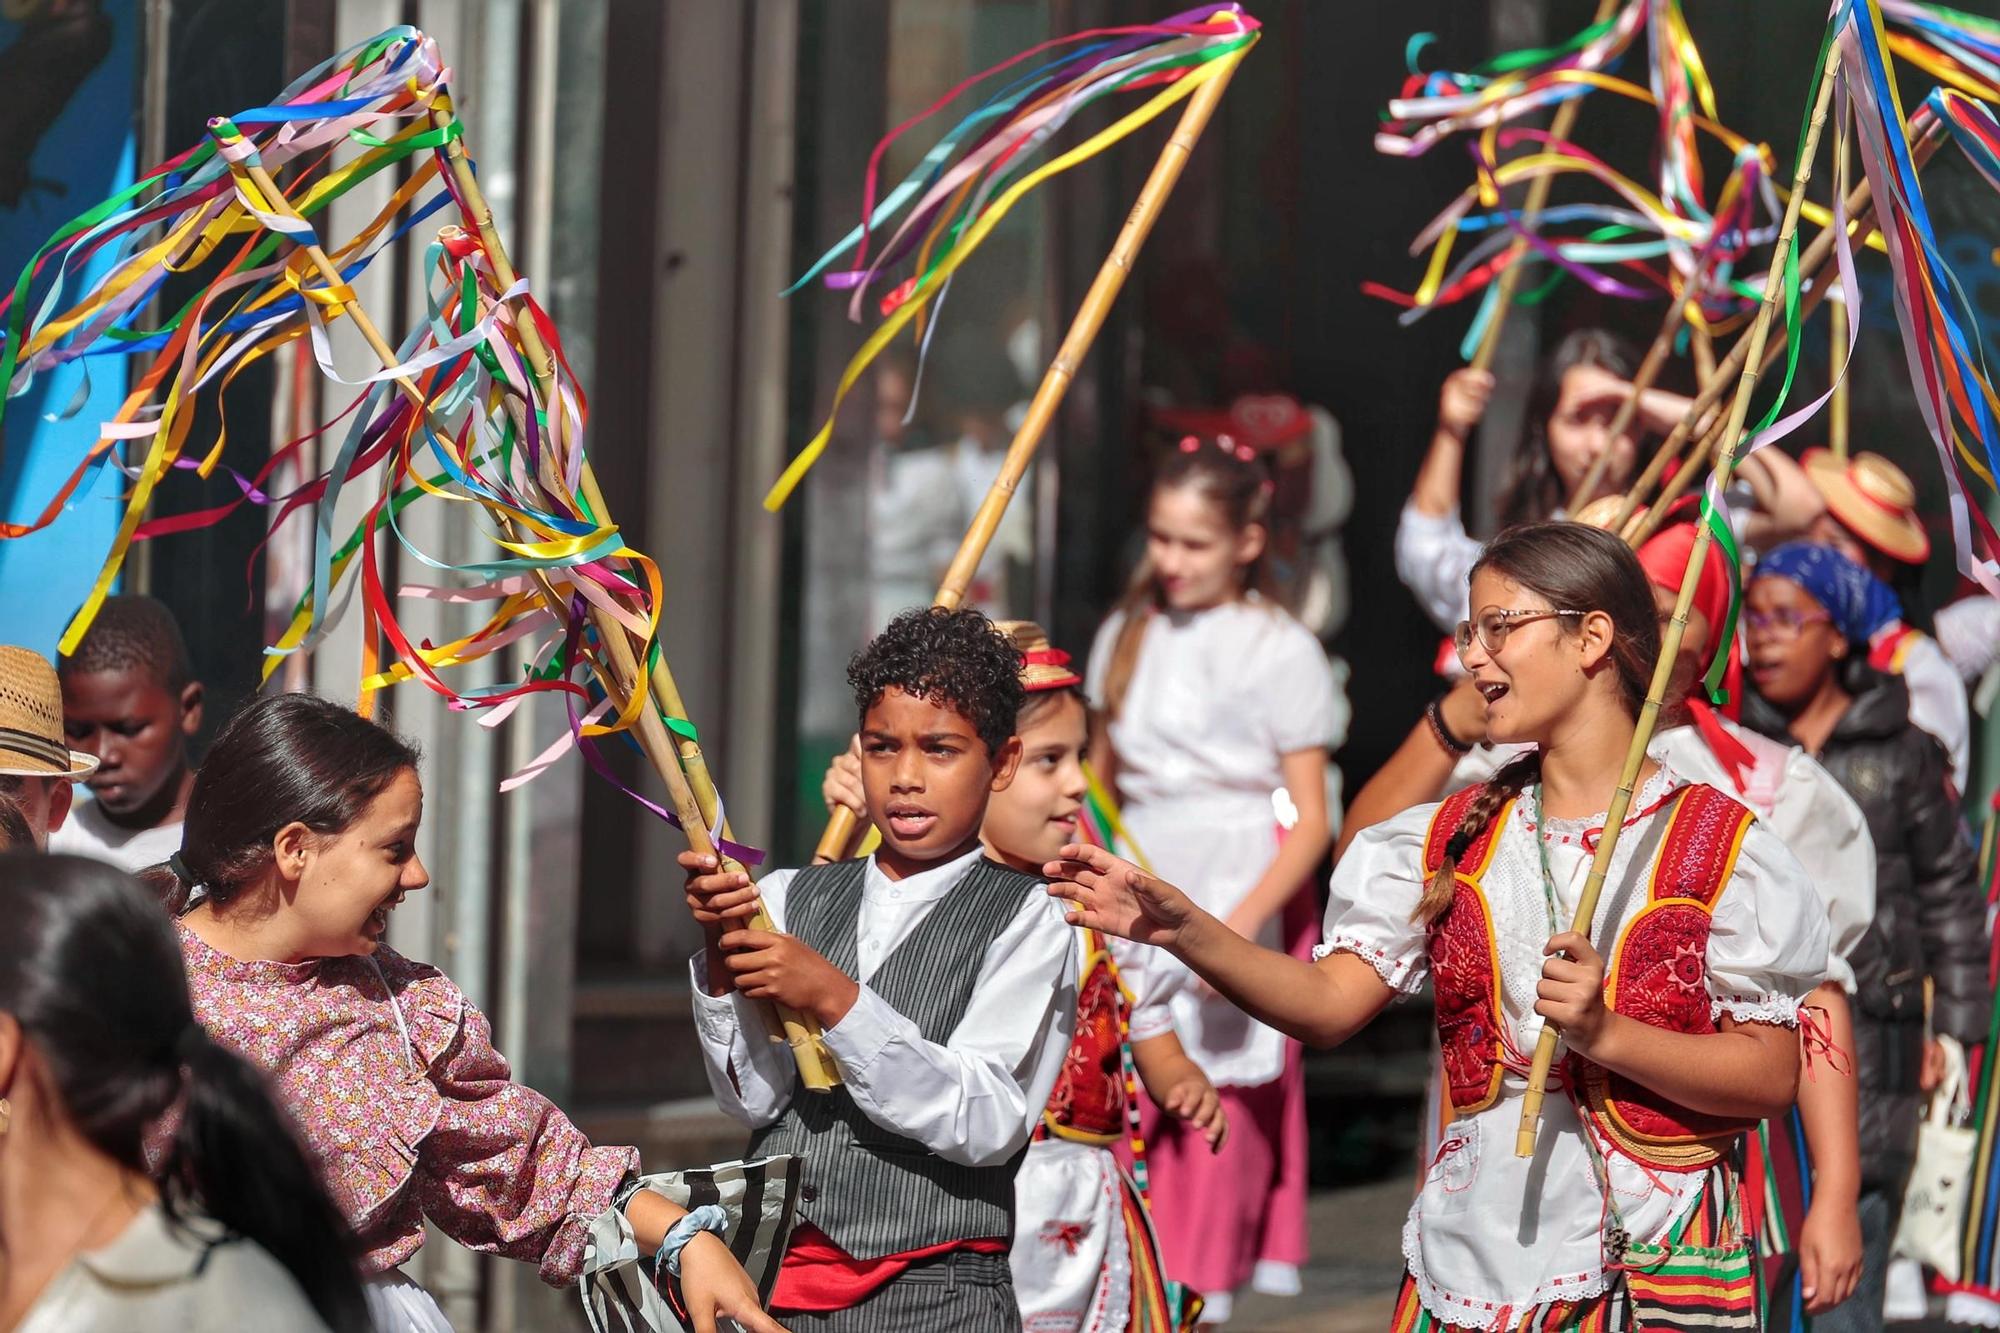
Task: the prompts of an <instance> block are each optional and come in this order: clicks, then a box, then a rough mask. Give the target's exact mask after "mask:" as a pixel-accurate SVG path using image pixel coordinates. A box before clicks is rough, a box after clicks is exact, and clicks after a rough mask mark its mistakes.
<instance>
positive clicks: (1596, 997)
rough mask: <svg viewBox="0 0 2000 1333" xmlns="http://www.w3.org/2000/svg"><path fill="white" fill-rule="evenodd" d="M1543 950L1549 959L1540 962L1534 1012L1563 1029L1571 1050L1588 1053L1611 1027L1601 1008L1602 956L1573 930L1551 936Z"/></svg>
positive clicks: (1605, 1010)
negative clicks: (1540, 968)
mask: <svg viewBox="0 0 2000 1333" xmlns="http://www.w3.org/2000/svg"><path fill="white" fill-rule="evenodd" d="M1542 952H1543V953H1545V954H1547V955H1548V956H1549V960H1548V962H1546V963H1544V964H1542V980H1541V983H1540V984H1539V985H1537V986H1536V987H1535V994H1536V995H1537V996H1538V997H1539V998H1538V999H1537V1000H1536V1001H1535V1012H1536V1013H1538V1014H1540V1015H1541V1016H1542V1017H1543V1018H1546V1019H1548V1020H1549V1021H1550V1022H1551V1023H1554V1024H1555V1025H1556V1026H1557V1027H1558V1028H1560V1029H1562V1035H1563V1040H1565V1041H1567V1042H1568V1043H1569V1048H1570V1049H1571V1050H1573V1051H1575V1052H1576V1053H1577V1054H1579V1055H1586V1056H1587V1055H1589V1054H1590V1052H1591V1048H1592V1047H1594V1046H1595V1045H1596V1044H1597V1043H1598V1041H1599V1040H1600V1039H1601V1038H1602V1037H1603V1036H1604V1030H1605V1028H1607V1027H1608V1026H1610V1018H1611V1011H1610V1010H1609V1009H1606V1008H1605V1007H1604V959H1603V957H1602V956H1600V955H1599V954H1598V952H1597V950H1596V949H1594V948H1592V947H1591V944H1590V941H1589V940H1587V939H1585V938H1584V937H1583V936H1582V935H1581V934H1579V933H1578V932H1576V931H1574V930H1566V931H1564V932H1563V933H1562V934H1560V935H1557V936H1555V937H1554V938H1552V939H1550V941H1549V942H1548V945H1547V946H1546V947H1545V948H1544V949H1543V950H1542ZM1565 955H1567V956H1565Z"/></svg>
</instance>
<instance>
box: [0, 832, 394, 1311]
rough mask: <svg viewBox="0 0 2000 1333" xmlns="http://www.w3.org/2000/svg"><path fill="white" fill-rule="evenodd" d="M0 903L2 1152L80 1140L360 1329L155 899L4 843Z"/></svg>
mask: <svg viewBox="0 0 2000 1333" xmlns="http://www.w3.org/2000/svg"><path fill="white" fill-rule="evenodd" d="M0 913H4V915H5V917H6V921H7V929H6V930H5V931H0V1098H4V1099H5V1104H6V1106H7V1108H8V1114H7V1116H6V1125H5V1129H6V1133H7V1136H8V1142H9V1146H10V1151H14V1152H17V1153H21V1154H26V1155H28V1156H29V1157H32V1158H34V1159H35V1160H37V1161H40V1162H43V1163H44V1164H45V1165H46V1164H47V1163H49V1162H51V1161H52V1160H53V1159H54V1158H55V1157H56V1156H58V1155H60V1154H68V1153H71V1152H73V1151H74V1149H73V1148H72V1147H71V1145H74V1144H76V1143H77V1142H78V1141H79V1140H80V1141H81V1143H83V1144H85V1145H88V1151H90V1152H93V1153H95V1154H97V1155H98V1156H99V1157H101V1158H105V1159H109V1160H110V1162H112V1163H114V1164H115V1165H116V1166H117V1167H118V1168H120V1169H121V1170H122V1172H123V1173H124V1175H125V1177H126V1179H127V1181H128V1182H130V1183H131V1185H132V1187H133V1188H134V1189H135V1190H137V1189H139V1188H141V1187H142V1186H143V1185H144V1183H145V1182H151V1184H152V1185H153V1186H156V1187H157V1189H158V1193H159V1198H160V1202H161V1204H162V1206H163V1207H164V1208H166V1209H167V1211H168V1212H169V1214H170V1215H175V1216H185V1215H187V1214H190V1213H196V1212H199V1213H202V1214H205V1215H206V1216H208V1217H211V1218H214V1219H215V1220H216V1221H218V1222H221V1223H222V1224H223V1225H224V1226H225V1227H227V1228H228V1229H229V1230H231V1231H233V1232H235V1233H237V1234H239V1235H242V1236H246V1237H248V1238H249V1239H251V1240H253V1241H255V1242H257V1243H258V1244H259V1245H261V1246H263V1247H264V1249H266V1250H267V1251H269V1252H270V1253H271V1255H272V1256H273V1257H274V1258H276V1259H277V1260H278V1261H279V1262H280V1263H282V1264H284V1265H285V1266H286V1268H288V1269H289V1270H290V1271H291V1272H292V1274H293V1276H294V1277H295V1278H297V1279H298V1281H299V1284H300V1286H301V1287H302V1288H303V1289H304V1291H305V1293H306V1295H307V1297H308V1299H310V1300H311V1301H312V1302H313V1304H314V1305H315V1307H316V1308H317V1309H318V1310H319V1312H320V1314H321V1316H322V1317H323V1318H324V1319H325V1320H326V1321H327V1322H328V1323H329V1324H330V1325H332V1326H333V1327H335V1328H341V1329H349V1328H361V1327H364V1326H365V1314H364V1310H363V1306H362V1302H361V1293H360V1287H359V1285H358V1284H357V1282H356V1280H355V1277H354V1270H353V1267H352V1265H351V1263H350V1260H349V1257H348V1256H349V1255H350V1253H351V1244H350V1240H349V1237H348V1234H347V1232H346V1228H345V1226H344V1225H343V1224H342V1223H341V1222H340V1220H339V1218H338V1216H337V1214H335V1212H334V1211H333V1209H332V1206H331V1205H330V1204H329V1203H328V1202H327V1201H326V1198H325V1195H324V1194H323V1193H322V1192H321V1190H320V1187H319V1184H318V1182H317V1180H316V1179H315V1177H314V1175H313V1172H312V1169H311V1167H310V1165H309V1164H308V1163H307V1161H306V1159H305V1156H304V1154H303V1152H301V1150H300V1149H299V1147H298V1144H297V1142H296V1141H295V1140H294V1139H293V1138H292V1135H291V1131H290V1129H289V1126H288V1125H287V1124H286V1122H285V1121H284V1119H283V1118H282V1117H281V1116H280V1115H279V1113H278V1111H277V1110H276V1109H275V1108H274V1107H273V1106H272V1104H271V1102H270V1099H269V1097H268V1096H267V1095H266V1093H265V1091H264V1088H263V1084H262V1081H261V1079H259V1077H258V1076H257V1074H256V1073H255V1072H254V1071H252V1070H251V1069H250V1067H249V1066H248V1065H246V1064H244V1063H243V1062H242V1061H241V1060H240V1059H238V1058H237V1057H236V1056H234V1055H232V1054H231V1053H230V1052H228V1051H226V1050H224V1049H222V1048H221V1047H219V1046H217V1045H215V1044H214V1043H213V1042H211V1041H210V1040H209V1039H208V1037H207V1035H206V1034H205V1033H204V1032H203V1031H202V1029H201V1028H200V1027H199V1026H197V1025H196V1022H195V1017H194V1012H193V1007H192V1005H191V1004H190V1002H189V999H188V990H187V976H186V972H185V971H184V969H183V967H182V964H181V954H180V947H179V943H178V941H177V940H176V938H175V935H174V930H173V927H172V926H171V925H170V924H169V923H168V921H167V919H166V917H165V916H163V915H162V914H161V912H160V909H159V904H158V903H157V902H155V901H154V900H153V899H152V897H150V896H149V895H148V894H147V893H146V892H145V890H143V889H142V888H141V887H140V886H139V885H138V883H137V882H136V881H134V880H133V879H132V878H131V877H130V876H128V875H125V874H124V873H122V872H120V871H119V870H117V869H115V868H113V867H111V866H107V865H104V864H103V863H101V862H98V861H92V860H87V859H85V858H82V857H74V856H41V855H33V854H27V853H19V852H16V853H10V854H6V855H0ZM170 1113H172V1114H174V1115H175V1116H176V1117H177V1122H176V1123H175V1126H174V1130H173V1137H172V1138H171V1139H170V1140H162V1139H161V1137H160V1136H161V1135H163V1134H164V1133H165V1130H164V1129H163V1125H164V1124H165V1123H166V1121H167V1117H168V1116H169V1114H170ZM149 1148H152V1149H153V1150H154V1152H155V1160H151V1161H149V1159H148V1149H149ZM162 1148H164V1151H163V1152H162V1151H160V1150H161V1149H162ZM9 1197H10V1199H11V1198H13V1197H14V1196H13V1195H12V1194H10V1195H9ZM137 1201H139V1200H135V1202H137Z"/></svg>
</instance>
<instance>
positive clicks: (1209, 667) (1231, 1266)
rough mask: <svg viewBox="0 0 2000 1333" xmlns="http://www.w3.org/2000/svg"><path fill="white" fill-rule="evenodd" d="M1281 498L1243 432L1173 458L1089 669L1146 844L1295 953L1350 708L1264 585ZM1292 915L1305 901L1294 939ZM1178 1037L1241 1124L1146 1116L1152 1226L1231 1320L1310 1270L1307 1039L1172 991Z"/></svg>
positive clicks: (1140, 839) (1106, 739)
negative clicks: (1216, 1127)
mask: <svg viewBox="0 0 2000 1333" xmlns="http://www.w3.org/2000/svg"><path fill="white" fill-rule="evenodd" d="M1270 500H1271V482H1270V479H1269V474H1268V473H1267V472H1266V470H1265V468H1264V465H1263V463H1262V462H1261V460H1260V459H1259V458H1258V456H1257V455H1256V454H1255V453H1254V452H1253V451H1252V450H1251V449H1249V448H1248V447H1247V446H1245V445H1241V444H1238V443H1235V442H1234V441H1232V440H1231V439H1229V437H1227V436H1223V437H1219V438H1218V439H1216V440H1208V441H1204V440H1197V439H1195V438H1193V437H1189V438H1188V439H1186V440H1183V441H1182V442H1181V444H1180V446H1179V447H1178V448H1176V449H1175V450H1173V451H1171V452H1169V453H1168V454H1167V456H1166V457H1165V459H1164V460H1163V462H1162V463H1161V465H1160V467H1159V468H1158V470H1157V472H1156V474H1155V480H1154V483H1153V491H1152V496H1151V500H1150V503H1149V505H1148V510H1147V519H1146V533H1147V539H1146V561H1145V563H1144V565H1142V566H1141V568H1140V570H1139V571H1138V573H1137V575H1136V576H1135V578H1134V582H1133V585H1132V590H1131V591H1130V592H1129V593H1128V594H1127V595H1126V597H1125V600H1124V601H1123V603H1122V604H1121V605H1120V607H1119V609H1118V610H1117V611H1116V612H1115V613H1114V614H1113V615H1112V616H1111V618H1110V619H1109V620H1108V621H1107V622H1106V623H1105V625H1104V627H1103V628H1102V629H1101V630H1100V631H1099V632H1098V635H1097V642H1096V645H1095V646H1094V647H1093V649H1092V651H1091V655H1090V666H1089V672H1088V677H1087V678H1088V682H1089V693H1090V696H1091V698H1092V699H1094V700H1096V701H1097V702H1098V703H1099V705H1100V706H1101V708H1102V710H1103V715H1104V720H1105V723H1106V727H1105V730H1104V732H1103V734H1102V735H1101V736H1100V737H1098V738H1097V741H1098V743H1096V744H1094V745H1093V746H1092V753H1093V755H1096V756H1099V757H1100V761H1101V762H1102V764H1103V766H1104V768H1105V770H1106V773H1105V776H1106V777H1107V779H1109V780H1111V781H1112V782H1113V784H1114V786H1115V788H1116V790H1117V792H1118V796H1119V799H1120V801H1121V802H1122V804H1123V807H1124V815H1125V822H1126V824H1127V826H1128V827H1129V828H1130V830H1131V833H1132V837H1133V840H1134V841H1135V842H1136V843H1137V845H1138V846H1140V847H1142V848H1144V849H1145V852H1146V855H1147V856H1148V857H1149V858H1150V859H1151V861H1152V864H1153V865H1154V867H1155V868H1156V869H1158V870H1159V872H1160V873H1161V874H1162V875H1164V876H1167V877H1169V878H1171V879H1173V880H1174V881H1175V882H1177V883H1182V884H1188V885H1192V886H1195V887H1194V888H1193V889H1192V890H1191V891H1192V892H1194V893H1196V894H1198V895H1200V900H1201V904H1202V906H1203V907H1204V908H1205V909H1206V910H1208V911H1209V912H1211V913H1212V914H1214V915H1215V916H1216V917H1218V918H1221V919H1223V920H1224V921H1226V922H1227V923H1228V924H1229V926H1230V928H1231V929H1233V930H1235V931H1236V932H1237V933H1239V934H1241V935H1242V936H1243V937H1244V938H1246V939H1252V940H1256V941H1258V942H1260V943H1263V944H1266V945H1270V946H1273V947H1284V946H1285V945H1286V944H1288V943H1294V944H1301V945H1309V943H1310V937H1311V934H1312V931H1311V921H1312V916H1313V914H1314V913H1313V904H1312V902H1311V900H1310V899H1309V898H1308V897H1306V896H1305V891H1306V890H1307V886H1308V885H1309V883H1310V881H1311V879H1312V878H1313V876H1314V875H1315V874H1316V873H1317V871H1318V867H1319V864H1320V861H1321V858H1323V857H1324V856H1325V855H1326V852H1327V848H1328V847H1329V846H1330V845H1331V840H1332V834H1331V820H1330V817H1329V812H1328V801H1327V755H1328V751H1329V750H1330V749H1331V748H1332V747H1333V746H1334V745H1336V744H1338V743H1339V741H1340V740H1341V738H1342V735H1343V733H1344V732H1345V730H1346V707H1345V703H1344V701H1343V700H1342V699H1341V698H1340V697H1339V693H1338V688H1337V686H1336V683H1335V679H1334V673H1333V669H1332V667H1331V666H1330V665H1329V663H1328V662H1327V659H1326V654H1325V652H1324V651H1323V650H1322V649H1321V647H1320V644H1319V641H1318V640H1316V639H1315V638H1314V637H1313V636H1312V634H1311V633H1310V632H1308V631H1307V630H1306V628H1305V627H1304V626H1302V625H1300V624H1299V623H1298V622H1297V621H1296V620H1294V619H1292V618H1291V616H1289V615H1288V614H1286V613H1285V612H1284V611H1283V610H1282V609H1281V608H1280V607H1279V606H1278V605H1277V604H1276V603H1275V601H1273V600H1269V599H1267V598H1266V597H1265V596H1263V595H1262V593H1261V592H1260V585H1261V584H1262V583H1263V582H1264V580H1265V578H1266V574H1265V536H1266V533H1265V527H1264V517H1265V514H1266V512H1267V511H1268V508H1269V505H1270ZM1302 898H1303V899H1304V901H1302V902H1301V901H1300V900H1301V899H1302ZM1288 907H1292V908H1293V909H1294V912H1296V911H1297V909H1298V908H1299V907H1303V908H1304V909H1305V910H1304V913H1303V919H1302V920H1301V921H1300V922H1298V923H1297V924H1298V925H1300V926H1302V927H1303V929H1300V930H1295V931H1294V932H1292V933H1291V936H1290V938H1288V935H1287V932H1286V930H1285V925H1286V922H1285V919H1284V918H1285V914H1286V910H1287V908H1288ZM1174 1026H1175V1028H1176V1029H1177V1030H1178V1031H1179V1032H1180V1035H1181V1040H1182V1042H1183V1043H1184V1044H1185V1045H1186V1047H1187V1050H1188V1053H1189V1054H1190V1055H1192V1056H1193V1057H1194V1059H1195V1061H1196V1063H1198V1064H1199V1065H1200V1066H1201V1067H1202V1069H1203V1070H1204V1071H1205V1072H1206V1073H1207V1074H1208V1076H1209V1078H1210V1079H1211V1080H1213V1081H1214V1083H1215V1085H1216V1086H1217V1088H1218V1089H1220V1090H1221V1093H1222V1098H1223V1103H1224V1105H1225V1106H1226V1107H1227V1108H1228V1110H1229V1118H1230V1124H1231V1126H1232V1128H1231V1133H1230V1139H1229V1142H1228V1144H1227V1145H1225V1147H1224V1148H1223V1150H1222V1152H1221V1153H1219V1154H1217V1153H1212V1152H1210V1151H1209V1147H1208V1144H1207V1143H1205V1142H1203V1141H1202V1139H1201V1136H1200V1135H1199V1134H1196V1133H1192V1132H1190V1131H1189V1130H1188V1129H1187V1128H1186V1127H1185V1126H1184V1125H1180V1124H1176V1123H1174V1122H1173V1121H1172V1120H1171V1119H1164V1118H1162V1117H1159V1116H1157V1115H1149V1117H1148V1123H1147V1125H1146V1127H1145V1132H1146V1137H1147V1141H1148V1143H1149V1144H1150V1145H1151V1147H1152V1152H1153V1156H1152V1166H1153V1199H1154V1216H1155V1220H1156V1224H1157V1226H1158V1228H1159V1232H1160V1241H1161V1246H1162V1248H1163V1250H1164V1253H1165V1258H1166V1264H1167V1273H1168V1276H1170V1277H1172V1278H1174V1279H1175V1280H1176V1281H1180V1282H1185V1283H1187V1284H1188V1285H1189V1286H1191V1287H1194V1288H1195V1289H1196V1290H1198V1291H1200V1292H1201V1293H1202V1294H1203V1296H1204V1297H1205V1298H1206V1299H1207V1301H1208V1303H1209V1308H1208V1314H1207V1318H1208V1319H1209V1321H1210V1322H1221V1321H1222V1320H1224V1319H1226V1318H1227V1316H1228V1314H1229V1306H1230V1299H1231V1295H1232V1293H1233V1292H1234V1291H1235V1289H1236V1288H1238V1287H1240V1286H1242V1285H1244V1284H1245V1283H1247V1282H1249V1281H1250V1280H1251V1279H1252V1275H1253V1273H1254V1274H1257V1276H1258V1277H1259V1278H1260V1282H1259V1285H1260V1286H1265V1287H1268V1288H1272V1289H1275V1290H1279V1291H1283V1290H1285V1289H1286V1288H1287V1287H1288V1286H1289V1287H1290V1289H1291V1290H1296V1285H1295V1283H1296V1268H1297V1266H1298V1265H1299V1264H1302V1263H1303V1262H1304V1260H1305V1188H1304V1176H1305V1171H1304V1169H1305V1132H1304V1123H1305V1122H1304V1084H1303V1077H1302V1072H1301V1068H1300V1063H1299V1060H1300V1055H1299V1047H1298V1043H1297V1042H1295V1041H1293V1040H1291V1039H1289V1038H1287V1037H1286V1036H1284V1035H1283V1034H1282V1033H1280V1032H1278V1031H1276V1030H1274V1029H1272V1028H1270V1027H1267V1026H1266V1025H1264V1024H1262V1023H1259V1022H1257V1021H1255V1020H1254V1019H1251V1018H1249V1017H1246V1016H1245V1015H1244V1014H1243V1013H1242V1012H1241V1011H1240V1010H1238V1009H1236V1008H1235V1006H1233V1005H1231V1004H1229V1003H1228V1002H1227V1001H1225V1000H1223V999H1221V998H1220V997H1218V996H1216V995H1215V994H1213V993H1212V992H1208V991H1206V989H1205V988H1199V987H1188V988H1185V989H1184V990H1183V991H1182V993H1181V994H1180V995H1179V996H1177V997H1176V999H1175V1001H1174Z"/></svg>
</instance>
